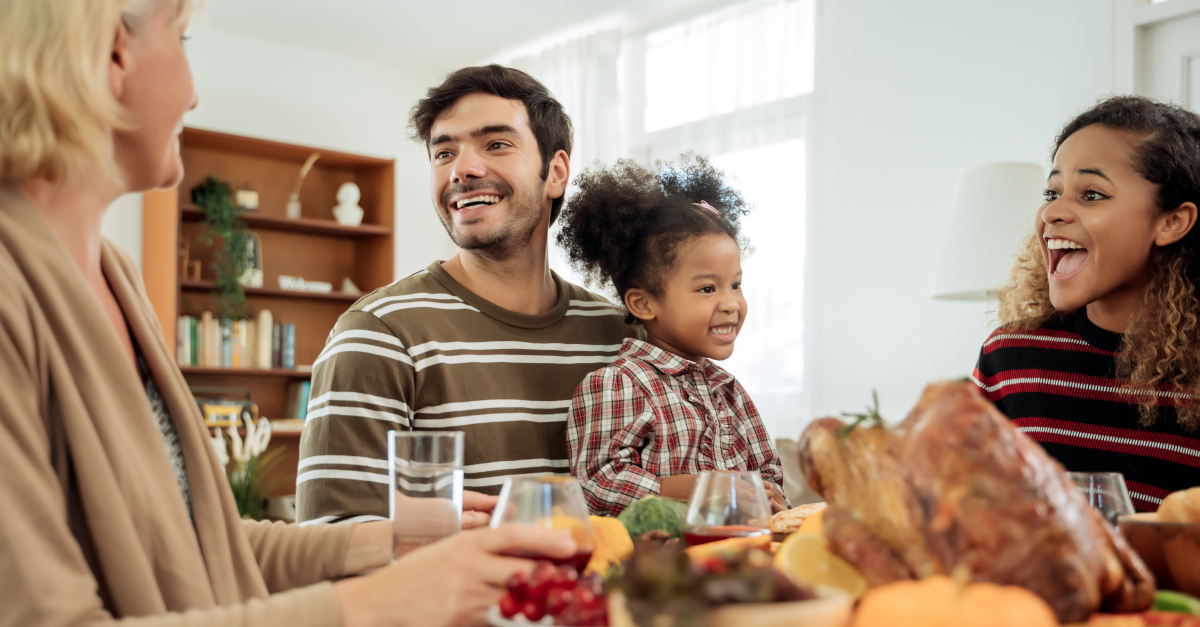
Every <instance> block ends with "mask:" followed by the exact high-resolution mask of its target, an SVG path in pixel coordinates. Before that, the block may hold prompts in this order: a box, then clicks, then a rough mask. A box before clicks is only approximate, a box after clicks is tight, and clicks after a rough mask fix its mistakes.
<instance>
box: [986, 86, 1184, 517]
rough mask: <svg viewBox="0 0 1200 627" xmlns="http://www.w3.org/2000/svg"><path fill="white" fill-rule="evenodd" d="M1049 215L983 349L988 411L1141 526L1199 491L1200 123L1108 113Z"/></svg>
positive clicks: (1039, 223)
mask: <svg viewBox="0 0 1200 627" xmlns="http://www.w3.org/2000/svg"><path fill="white" fill-rule="evenodd" d="M1045 198H1046V201H1045V204H1043V205H1042V207H1041V209H1040V210H1039V211H1038V217H1037V220H1036V224H1035V228H1036V233H1035V234H1034V236H1032V237H1031V238H1030V239H1029V241H1028V243H1027V245H1026V247H1025V249H1024V250H1023V252H1022V253H1021V255H1020V256H1019V258H1018V259H1017V262H1016V265H1015V267H1014V268H1013V274H1012V278H1011V280H1010V282H1009V285H1008V286H1007V287H1006V288H1005V289H1004V290H1002V291H1001V292H1000V294H999V296H1000V308H999V318H1000V322H1001V323H1002V326H1001V327H1000V328H999V329H997V330H996V331H995V332H993V333H992V335H991V337H989V338H988V339H987V341H986V342H984V345H983V348H982V350H981V352H980V356H979V364H978V366H977V368H976V370H975V376H974V378H975V380H976V382H977V383H978V384H979V386H980V388H981V389H982V390H983V394H984V396H986V397H987V398H989V399H990V400H991V401H993V402H994V403H995V404H996V406H997V407H999V408H1000V409H1001V410H1002V411H1003V412H1004V413H1005V414H1007V415H1008V416H1009V418H1011V419H1012V420H1013V421H1014V422H1015V423H1017V425H1018V428H1019V429H1020V430H1022V431H1024V432H1025V433H1026V434H1027V435H1029V436H1030V437H1032V438H1033V439H1034V440H1037V441H1038V442H1040V443H1041V444H1042V446H1043V447H1045V449H1046V450H1047V451H1048V452H1049V453H1050V454H1051V455H1053V456H1054V457H1055V458H1056V459H1058V460H1059V461H1060V462H1062V464H1063V465H1064V466H1066V468H1067V470H1071V471H1079V472H1120V473H1122V474H1124V475H1125V481H1126V484H1127V485H1128V487H1129V491H1130V495H1131V496H1132V498H1133V503H1134V506H1135V507H1136V508H1137V509H1138V510H1142V511H1154V510H1156V509H1157V508H1158V504H1159V503H1160V502H1161V500H1162V498H1163V497H1164V496H1166V495H1167V494H1168V493H1170V492H1173V491H1175V490H1180V489H1184V488H1188V487H1191V486H1195V485H1200V439H1197V427H1198V426H1200V299H1197V294H1196V284H1197V281H1198V280H1200V255H1198V253H1200V230H1197V229H1195V228H1193V227H1194V226H1195V223H1196V213H1197V209H1196V207H1197V204H1200V116H1197V115H1196V114H1194V113H1191V112H1189V111H1186V110H1184V109H1181V108H1179V107H1176V106H1173V105H1169V104H1163V103H1158V102H1154V101H1151V100H1148V99H1145V98H1139V97H1132V96H1123V97H1116V98H1110V99H1108V100H1104V101H1102V102H1100V103H1099V104H1097V105H1096V106H1094V107H1092V108H1091V109H1089V110H1088V111H1086V112H1084V113H1083V114H1081V115H1079V116H1078V117H1076V118H1075V119H1074V120H1072V121H1071V122H1070V123H1068V124H1067V126H1066V127H1065V128H1064V129H1063V131H1062V132H1061V133H1060V134H1059V136H1058V139H1057V141H1056V143H1055V150H1054V167H1053V170H1052V171H1051V172H1050V177H1049V179H1048V183H1047V187H1046V191H1045Z"/></svg>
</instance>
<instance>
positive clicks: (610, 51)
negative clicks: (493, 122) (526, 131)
mask: <svg viewBox="0 0 1200 627" xmlns="http://www.w3.org/2000/svg"><path fill="white" fill-rule="evenodd" d="M620 46H621V33H620V31H618V30H615V29H614V30H606V31H602V32H597V33H593V34H591V35H587V36H584V37H579V38H577V39H573V40H570V41H566V42H563V43H559V44H557V45H555V46H553V47H550V48H548V49H546V50H544V51H542V52H539V53H537V54H532V55H526V56H520V57H516V58H513V59H507V60H505V59H501V60H500V62H501V63H503V64H504V65H507V66H509V67H514V68H517V69H519V70H522V71H524V72H527V73H529V75H531V76H533V77H534V78H536V79H538V80H539V81H541V82H542V84H543V85H545V86H546V87H547V88H548V89H549V90H550V92H551V93H553V94H554V96H555V97H556V98H558V101H559V102H561V103H562V105H563V108H564V109H566V111H567V115H570V116H571V121H572V123H573V124H574V127H575V137H574V143H573V146H572V150H571V178H572V179H574V178H575V175H577V174H579V173H580V172H582V171H583V169H584V168H585V167H587V166H589V165H592V164H593V163H595V162H596V161H600V162H603V163H612V162H613V161H614V160H615V159H616V158H617V157H620V156H622V154H623V153H622V150H623V144H622V134H621V129H620V122H619V100H618V98H619V88H618V80H617V60H618V54H619V52H620ZM574 191H575V187H574V185H571V186H569V187H568V188H567V198H570V197H571V194H572V193H574ZM557 234H558V230H557V229H555V228H552V229H551V232H550V241H551V247H550V267H551V268H553V269H554V271H555V272H557V273H559V275H561V276H563V277H564V278H566V279H567V280H568V281H571V282H573V283H577V284H580V285H583V283H584V282H583V277H582V276H580V275H579V273H577V272H575V270H574V269H572V268H571V267H570V264H568V263H567V260H566V256H565V255H563V253H562V250H561V249H559V248H558V247H557V246H555V245H553V242H554V238H555V236H556V235H557ZM589 287H591V289H592V290H593V291H601V292H602V291H603V290H599V289H598V288H597V287H596V286H589ZM605 296H607V297H609V298H613V297H614V295H613V294H609V293H606V294H605Z"/></svg>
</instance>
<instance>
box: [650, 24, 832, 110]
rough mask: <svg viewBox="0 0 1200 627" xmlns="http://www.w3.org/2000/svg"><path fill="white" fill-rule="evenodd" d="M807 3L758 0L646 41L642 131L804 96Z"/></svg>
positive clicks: (808, 59)
mask: <svg viewBox="0 0 1200 627" xmlns="http://www.w3.org/2000/svg"><path fill="white" fill-rule="evenodd" d="M813 18H814V15H813V1H812V0H790V1H778V0H776V1H757V2H748V3H744V4H739V5H736V6H733V7H729V8H727V9H724V10H721V11H716V12H714V13H709V14H708V15H704V16H701V17H698V18H695V19H692V20H689V21H687V22H684V23H682V24H678V25H675V26H670V27H667V28H663V29H661V30H657V31H654V32H652V33H650V34H648V35H646V37H645V44H644V45H645V118H644V123H645V132H647V133H653V132H654V131H659V130H662V129H664V128H670V127H672V126H677V125H679V124H686V123H688V122H695V121H697V120H702V119H705V118H708V117H712V116H714V115H721V114H725V113H731V112H734V111H738V110H742V109H747V108H750V107H753V106H756V105H761V104H766V103H769V102H776V101H779V100H783V99H785V98H791V97H794V96H800V95H802V94H807V93H811V92H812V90H813V39H814V37H813V22H814V19H813Z"/></svg>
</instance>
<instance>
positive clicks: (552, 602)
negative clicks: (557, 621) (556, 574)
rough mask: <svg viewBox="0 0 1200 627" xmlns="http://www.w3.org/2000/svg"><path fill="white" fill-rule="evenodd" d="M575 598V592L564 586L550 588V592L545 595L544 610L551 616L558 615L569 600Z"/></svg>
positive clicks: (568, 603) (565, 607) (569, 602)
mask: <svg viewBox="0 0 1200 627" xmlns="http://www.w3.org/2000/svg"><path fill="white" fill-rule="evenodd" d="M574 599H575V593H573V592H571V591H570V590H567V589H564V588H552V589H551V590H550V594H547V595H546V612H548V613H549V614H550V615H551V616H558V615H559V614H561V613H562V611H563V610H565V609H567V606H568V605H570V604H571V601H573V600H574Z"/></svg>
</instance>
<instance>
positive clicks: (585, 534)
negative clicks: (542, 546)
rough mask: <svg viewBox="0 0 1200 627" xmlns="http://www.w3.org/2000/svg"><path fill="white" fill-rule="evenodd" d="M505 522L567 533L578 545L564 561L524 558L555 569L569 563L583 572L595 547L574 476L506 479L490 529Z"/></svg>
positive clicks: (593, 537) (580, 489) (586, 510)
mask: <svg viewBox="0 0 1200 627" xmlns="http://www.w3.org/2000/svg"><path fill="white" fill-rule="evenodd" d="M508 523H519V524H525V525H534V526H537V527H543V528H545V529H556V530H559V531H567V532H570V534H571V536H572V537H573V538H574V539H575V544H576V545H577V546H578V549H577V552H576V553H575V555H574V556H572V557H568V558H564V559H551V558H549V557H543V556H527V557H536V558H539V559H545V560H548V561H550V562H553V563H554V564H555V565H556V566H562V565H564V564H571V565H573V566H575V570H577V571H579V572H581V573H582V572H583V570H584V568H586V567H587V564H588V562H589V561H590V560H591V559H592V552H593V551H594V550H595V548H596V536H595V534H594V533H593V532H592V523H591V522H590V521H589V520H588V507H587V502H586V501H584V499H583V489H582V488H581V487H579V482H578V481H576V480H575V478H574V477H568V476H563V475H527V476H521V477H509V478H507V479H505V480H504V486H503V487H501V488H500V498H499V500H497V502H496V509H495V510H494V511H493V512H492V522H491V527H492V528H493V529H495V528H496V527H499V526H500V525H503V524H508Z"/></svg>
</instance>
